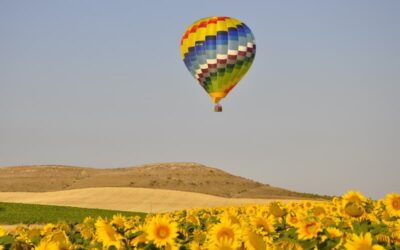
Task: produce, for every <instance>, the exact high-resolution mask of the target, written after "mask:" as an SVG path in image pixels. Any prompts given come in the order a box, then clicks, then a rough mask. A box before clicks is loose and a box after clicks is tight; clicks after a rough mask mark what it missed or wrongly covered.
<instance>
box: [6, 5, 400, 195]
mask: <svg viewBox="0 0 400 250" xmlns="http://www.w3.org/2000/svg"><path fill="white" fill-rule="evenodd" d="M399 13H400V1H395V0H392V1H390V0H388V1H375V0H374V1H369V0H362V1H361V0H358V1H345V0H343V1H340V0H339V1H317V0H315V1H297V0H293V1H261V0H260V1H232V0H231V1H207V0H202V1H166V0H165V1H161V0H160V1H151V0H148V1H1V2H0V166H10V165H21V164H71V165H80V166H93V167H122V166H132V165H139V164H143V163H152V162H169V161H194V162H200V163H203V164H206V165H209V166H213V167H217V168H221V169H223V170H226V171H228V172H231V173H234V174H237V175H241V176H245V177H248V178H251V179H255V180H258V181H261V182H264V183H269V184H271V185H275V186H280V187H285V188H289V189H293V190H296V191H302V192H312V193H321V194H342V193H343V192H345V191H346V190H348V189H357V190H360V191H362V192H364V193H365V194H366V195H368V196H370V197H373V198H379V197H382V196H384V194H386V193H388V192H391V191H397V192H400V180H399V174H400V28H399V24H400V15H399ZM212 15H226V16H232V17H236V18H238V19H240V20H242V21H243V22H245V23H246V24H247V25H248V26H249V27H250V28H251V29H252V31H253V33H254V35H255V37H256V42H257V55H256V59H255V61H254V64H253V66H252V68H251V69H250V71H249V72H248V74H247V75H246V76H245V78H244V79H243V80H242V82H241V83H240V84H239V85H238V86H237V87H236V88H235V89H234V90H233V92H232V93H231V94H230V95H229V96H228V98H227V99H226V100H224V101H223V102H222V104H223V106H224V112H223V113H214V112H213V111H212V105H211V102H210V100H209V97H208V96H207V95H206V93H205V92H204V91H203V90H202V89H201V88H200V86H198V84H197V83H196V82H195V80H194V79H193V78H192V76H191V75H190V74H189V72H188V71H187V70H186V68H185V66H184V64H183V62H182V61H181V58H180V54H179V42H180V38H181V36H182V34H183V32H184V30H185V28H186V27H187V26H188V25H189V24H191V23H192V22H193V21H195V20H197V19H199V18H202V17H206V16H212ZM0 171H1V170H0Z"/></svg>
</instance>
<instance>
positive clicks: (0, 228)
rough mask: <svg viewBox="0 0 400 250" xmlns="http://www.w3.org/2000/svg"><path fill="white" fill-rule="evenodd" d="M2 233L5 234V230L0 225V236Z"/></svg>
mask: <svg viewBox="0 0 400 250" xmlns="http://www.w3.org/2000/svg"><path fill="white" fill-rule="evenodd" d="M4 235H7V232H6V230H4V229H3V228H2V227H0V237H2V236H4Z"/></svg>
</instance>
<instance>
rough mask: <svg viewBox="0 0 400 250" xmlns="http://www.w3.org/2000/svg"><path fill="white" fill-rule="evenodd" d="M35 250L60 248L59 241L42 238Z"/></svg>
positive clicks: (57, 249) (55, 249)
mask: <svg viewBox="0 0 400 250" xmlns="http://www.w3.org/2000/svg"><path fill="white" fill-rule="evenodd" d="M35 250H59V247H58V243H57V242H54V241H48V240H46V239H42V240H41V241H40V243H39V246H37V247H36V248H35Z"/></svg>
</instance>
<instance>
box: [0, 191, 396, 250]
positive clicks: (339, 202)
mask: <svg viewBox="0 0 400 250" xmlns="http://www.w3.org/2000/svg"><path fill="white" fill-rule="evenodd" d="M0 249H1V250H2V249H43V250H44V249H51V250H53V249H191V250H196V249H210V250H213V249H221V250H230V249H232V250H233V249H235V250H236V249H250V250H263V249H304V250H307V249H351V250H367V249H372V250H380V249H399V250H400V195H399V194H395V193H391V194H388V195H387V196H386V198H385V199H382V200H379V201H374V200H371V199H367V198H366V197H364V196H363V195H362V194H361V193H359V192H355V191H349V192H347V193H346V194H345V195H343V196H342V197H335V198H333V199H332V200H331V201H297V202H291V201H289V202H284V203H281V202H271V203H268V204H265V205H245V206H231V207H221V208H210V209H192V210H184V211H178V212H172V213H165V214H148V215H147V216H146V217H139V216H134V217H124V216H122V215H114V217H113V218H112V219H104V218H101V217H99V218H95V219H94V218H90V217H88V218H86V219H84V220H83V221H82V222H81V223H79V224H74V225H69V224H66V223H58V224H47V225H44V226H43V227H41V228H29V227H19V228H16V229H15V230H13V231H12V232H7V231H5V230H4V229H2V228H1V227H0Z"/></svg>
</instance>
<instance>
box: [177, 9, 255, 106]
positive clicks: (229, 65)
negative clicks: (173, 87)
mask: <svg viewBox="0 0 400 250" xmlns="http://www.w3.org/2000/svg"><path fill="white" fill-rule="evenodd" d="M180 49H181V56H182V60H183V61H184V62H185V65H186V67H187V68H188V70H189V71H190V73H191V74H192V75H193V77H194V78H195V79H196V80H197V81H198V82H199V84H200V85H201V86H202V87H203V88H204V89H205V91H206V92H207V93H208V94H209V95H210V97H211V99H212V101H213V102H214V103H218V102H219V101H220V100H221V99H222V98H224V97H225V96H226V95H227V94H228V93H229V92H230V91H231V90H232V89H233V88H234V87H235V86H236V84H237V83H238V82H239V81H240V80H241V79H242V77H243V76H244V75H245V74H246V72H247V71H248V70H249V68H250V66H251V64H252V62H253V60H254V57H255V53H256V44H255V40H254V35H253V33H252V32H251V30H250V29H249V27H247V26H246V24H244V23H243V22H241V21H239V20H238V19H235V18H231V17H222V16H213V17H207V18H203V19H200V20H198V21H196V22H194V23H193V24H192V25H190V26H189V27H188V28H187V30H186V31H185V33H184V35H183V37H182V39H181V47H180Z"/></svg>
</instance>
